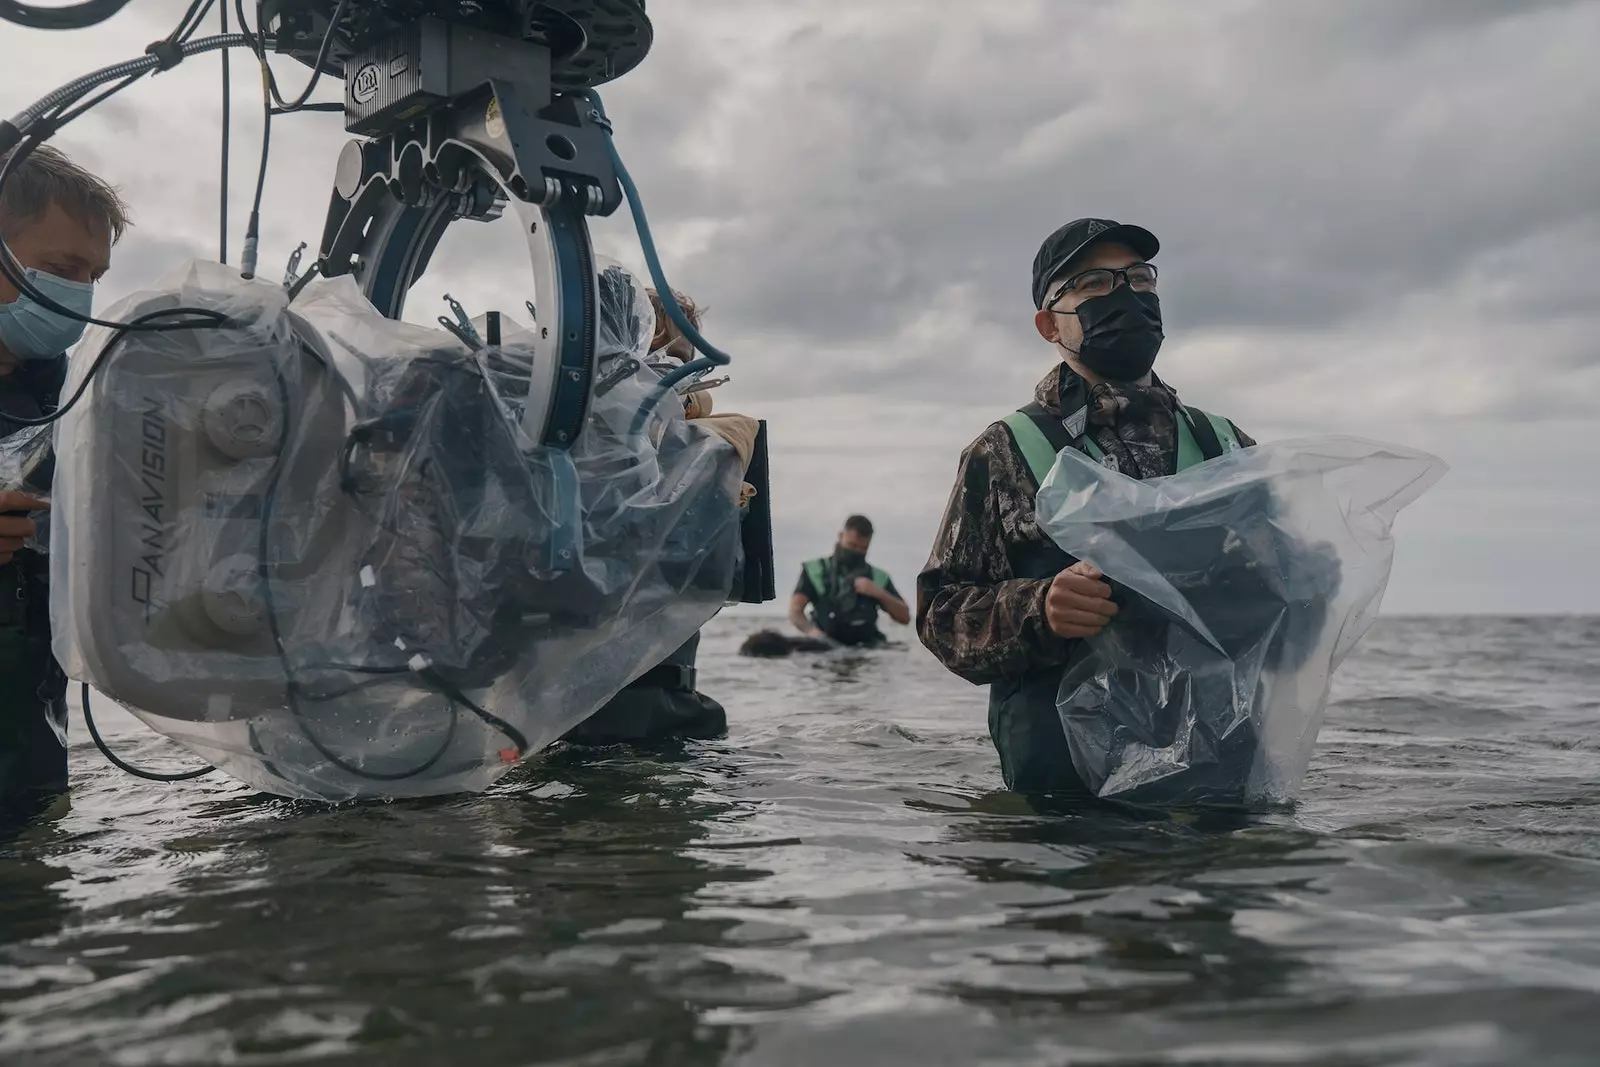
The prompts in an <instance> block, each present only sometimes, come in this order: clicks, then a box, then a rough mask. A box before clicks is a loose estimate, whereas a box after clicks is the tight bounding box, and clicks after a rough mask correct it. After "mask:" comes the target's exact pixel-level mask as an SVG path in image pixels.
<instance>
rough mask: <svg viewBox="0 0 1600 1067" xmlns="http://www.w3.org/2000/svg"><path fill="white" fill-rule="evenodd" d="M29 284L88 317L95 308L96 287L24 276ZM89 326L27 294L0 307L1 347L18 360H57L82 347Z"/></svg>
mask: <svg viewBox="0 0 1600 1067" xmlns="http://www.w3.org/2000/svg"><path fill="white" fill-rule="evenodd" d="M23 276H24V277H26V278H27V279H28V284H29V285H31V286H33V288H35V289H37V290H39V292H41V293H43V294H44V295H45V296H47V297H49V298H50V299H51V300H54V301H55V302H56V303H58V304H60V305H61V306H62V307H64V308H71V309H72V310H73V311H75V312H77V313H78V314H79V315H82V316H84V317H85V318H87V317H88V315H89V312H90V311H91V310H92V309H93V308H94V286H93V285H92V284H90V283H88V282H72V281H68V280H67V279H65V278H57V277H56V276H55V275H54V274H46V273H44V272H43V271H38V270H34V269H32V268H31V267H30V268H29V269H28V270H26V271H24V272H23ZM84 325H85V323H83V322H82V321H80V320H78V319H75V318H72V317H71V316H70V315H63V314H61V313H60V312H59V311H52V310H51V309H49V308H47V307H43V306H41V305H39V304H36V303H34V300H33V298H32V297H31V296H29V295H28V294H27V293H22V294H20V295H19V296H18V297H17V298H16V299H15V300H13V301H12V302H11V303H9V304H0V345H5V347H6V349H7V351H9V352H10V353H11V354H12V355H13V356H16V357H17V358H18V359H54V358H55V357H57V356H59V355H61V353H63V352H65V351H66V350H67V349H69V348H71V347H72V346H73V345H75V344H77V343H78V338H80V337H82V336H83V327H84Z"/></svg>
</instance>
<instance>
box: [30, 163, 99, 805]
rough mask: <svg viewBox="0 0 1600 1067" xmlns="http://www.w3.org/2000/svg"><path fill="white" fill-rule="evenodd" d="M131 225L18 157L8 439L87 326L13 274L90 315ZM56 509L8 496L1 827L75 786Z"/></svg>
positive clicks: (57, 380)
mask: <svg viewBox="0 0 1600 1067" xmlns="http://www.w3.org/2000/svg"><path fill="white" fill-rule="evenodd" d="M0 162H3V160H0ZM127 226H128V213H127V208H126V206H125V205H124V204H123V202H122V199H121V198H120V197H119V196H118V195H117V192H116V190H115V189H113V188H112V187H111V186H110V185H107V184H106V183H105V182H104V181H102V180H100V179H99V178H97V177H95V176H94V175H92V174H90V173H89V172H88V171H86V170H84V169H83V168H82V167H79V166H78V165H77V164H75V163H73V162H72V161H71V160H70V159H68V158H67V157H66V156H65V155H63V154H62V153H61V152H59V151H57V150H56V149H54V148H51V147H49V146H48V145H43V146H40V147H37V148H35V149H34V150H33V151H32V152H30V153H29V154H28V155H27V156H25V157H23V158H22V159H21V160H19V161H17V163H16V165H15V166H13V167H12V168H11V172H10V174H9V175H7V177H6V180H5V183H4V185H3V186H0V240H4V242H5V248H6V250H8V251H9V254H10V257H11V264H10V266H11V271H7V272H0V439H4V438H6V437H9V436H11V435H12V434H15V433H17V432H18V431H19V430H21V429H23V425H22V424H21V423H19V422H17V421H15V420H16V419H39V418H42V417H44V416H45V415H48V414H49V413H51V412H52V411H54V410H55V407H56V405H57V403H58V402H59V400H60V392H61V385H62V382H63V381H64V380H65V378H66V373H67V360H66V351H67V349H68V348H71V347H72V346H73V345H74V344H76V343H77V341H78V339H79V338H80V337H81V336H82V335H83V329H84V325H85V324H84V322H83V321H82V319H81V318H75V317H73V316H72V315H66V314H63V313H62V312H60V311H58V310H55V309H54V308H52V307H50V306H48V305H46V304H44V303H42V302H40V301H38V300H36V299H35V298H34V296H33V295H32V293H30V292H28V291H23V290H20V289H19V288H18V287H17V286H16V285H15V284H13V283H12V281H11V279H10V274H11V273H20V274H21V275H22V277H23V278H24V279H25V280H26V281H27V283H28V287H29V288H30V289H31V290H32V291H33V292H36V293H38V294H39V295H42V296H44V297H47V298H48V299H49V300H50V301H51V302H52V303H54V304H57V305H60V306H61V307H63V308H68V309H70V310H71V311H73V312H75V313H76V314H77V315H78V316H84V317H86V316H88V315H89V313H90V308H91V306H92V304H93V301H94V285H95V283H96V282H98V281H99V280H100V277H101V276H102V275H103V274H105V272H106V269H107V267H108V266H109V265H110V262H111V246H112V245H113V244H115V243H116V242H117V241H118V240H119V239H120V238H121V237H122V234H123V231H124V230H125V229H126V228H127ZM0 254H4V253H0ZM48 506H49V505H48V504H46V503H45V502H44V501H42V500H39V499H37V498H35V497H33V496H31V495H29V494H28V493H26V492H20V491H15V490H12V491H5V492H0V824H4V823H5V822H7V821H10V820H12V819H14V818H16V817H18V816H26V815H27V814H28V813H29V812H31V811H32V810H36V809H37V808H38V807H40V806H41V802H42V801H47V800H48V798H49V797H50V796H52V795H53V794H56V793H59V792H61V791H62V790H64V789H66V786H67V745H66V737H67V702H66V693H67V679H66V675H65V674H63V673H62V671H61V668H60V666H59V665H58V664H57V663H56V660H55V656H54V655H53V654H52V652H51V649H50V588H49V566H48V563H47V561H46V559H45V558H44V557H43V556H41V555H40V554H38V553H37V552H35V551H33V550H32V549H30V548H27V547H25V544H26V542H27V540H28V539H29V538H30V537H32V536H33V534H34V524H33V520H32V519H30V518H28V514H29V513H30V512H38V511H42V510H44V509H45V508H46V507H48Z"/></svg>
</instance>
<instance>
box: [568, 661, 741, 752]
mask: <svg viewBox="0 0 1600 1067" xmlns="http://www.w3.org/2000/svg"><path fill="white" fill-rule="evenodd" d="M699 648H700V635H699V634H698V633H697V634H695V635H694V636H693V637H691V638H689V640H688V641H686V642H684V643H683V645H682V646H681V647H680V648H679V649H678V650H677V651H676V652H674V653H672V655H670V656H668V657H667V658H666V659H665V660H663V661H662V662H661V663H660V665H658V666H656V667H652V668H651V669H650V670H648V671H646V672H645V673H644V674H643V675H641V676H640V677H639V678H637V679H636V680H634V681H633V682H632V683H631V684H630V685H629V686H628V687H627V688H626V689H624V690H622V691H621V692H620V693H618V694H617V695H616V696H614V697H612V698H611V699H610V700H609V701H607V702H606V703H605V704H604V705H602V706H601V708H600V710H599V711H597V712H595V713H594V714H593V715H591V716H589V718H587V719H585V720H584V721H583V722H582V723H581V724H579V725H578V726H575V727H573V728H572V729H571V730H569V731H568V732H567V734H566V736H565V737H563V738H562V740H563V741H566V742H568V743H569V744H574V745H621V744H638V743H641V742H648V741H670V740H676V739H700V740H704V739H708V738H713V737H721V736H722V735H723V734H725V733H727V732H728V715H727V712H725V711H724V710H723V707H722V705H721V704H719V703H717V702H716V701H715V700H712V699H711V698H710V697H708V696H706V695H705V694H704V693H701V692H698V691H696V689H695V681H696V672H695V666H694V663H695V655H696V653H697V652H698V651H699Z"/></svg>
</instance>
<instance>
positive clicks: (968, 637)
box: [917, 219, 1255, 795]
mask: <svg viewBox="0 0 1600 1067" xmlns="http://www.w3.org/2000/svg"><path fill="white" fill-rule="evenodd" d="M1160 247H1161V246H1160V243H1159V242H1158V241H1157V240H1156V238H1155V235H1154V234H1152V233H1151V232H1150V231H1149V230H1146V229H1143V228H1141V227H1138V226H1128V225H1122V224H1119V223H1117V222H1114V221H1112V220H1110V219H1077V220H1076V221H1073V222H1069V223H1067V224H1066V225H1065V226H1062V227H1061V228H1060V229H1058V230H1057V231H1056V232H1055V233H1053V234H1051V235H1050V236H1049V237H1048V238H1046V239H1045V241H1044V244H1043V245H1042V246H1041V247H1040V249H1039V253H1038V255H1037V256H1036V257H1035V258H1034V262H1033V305H1034V308H1035V313H1034V317H1033V323H1034V328H1035V329H1036V330H1037V331H1038V333H1039V336H1040V337H1041V338H1043V339H1044V340H1045V341H1046V342H1047V343H1048V344H1049V345H1050V347H1051V350H1052V353H1053V354H1054V356H1055V357H1056V362H1055V366H1054V367H1052V368H1051V370H1050V373H1049V374H1047V375H1045V377H1044V380H1042V381H1041V382H1039V384H1038V386H1037V387H1036V388H1035V389H1034V396H1033V402H1032V403H1031V404H1029V405H1027V406H1026V407H1024V408H1022V409H1021V410H1020V411H1019V412H1017V413H1016V414H1013V415H1011V416H1008V417H1007V418H1005V419H1003V420H1001V421H1000V422H996V423H994V424H993V425H991V426H990V427H989V428H988V429H987V430H985V431H984V432H983V434H982V435H981V436H979V437H978V439H977V440H976V441H974V442H972V444H971V445H969V446H968V447H967V449H966V451H965V452H963V453H962V456H961V463H960V467H959V469H958V471H957V474H956V484H955V489H954V490H953V491H952V493H951V496H950V502H949V505H948V507H947V508H946V511H945V515H944V521H943V523H942V524H941V526H940V528H939V533H938V536H937V538H936V539H935V541H934V545H933V551H932V553H931V554H930V555H929V557H928V562H927V566H926V567H925V568H924V570H923V571H922V573H921V574H920V575H919V576H918V578H917V633H918V636H919V637H920V638H921V639H922V642H923V644H924V645H926V646H927V647H928V649H929V650H930V651H931V652H932V653H933V654H934V655H935V656H936V657H937V658H938V659H939V660H940V662H942V663H943V664H944V665H945V666H946V667H947V668H949V669H950V670H951V671H952V672H954V673H955V674H957V675H959V676H960V677H962V678H965V679H966V680H967V681H969V682H973V683H975V684H979V685H983V684H987V685H988V686H989V736H990V738H991V739H992V740H993V741H994V746H995V749H996V750H997V751H998V753H999V755H1000V768H1001V773H1002V774H1003V775H1004V778H1005V783H1006V787H1007V788H1009V789H1013V790H1016V791H1018V792H1023V793H1038V794H1048V793H1059V794H1064V795H1074V794H1079V795H1081V794H1082V793H1083V792H1084V791H1085V787H1084V785H1083V783H1082V782H1081V781H1080V780H1079V779H1078V777H1077V775H1076V773H1075V772H1074V770H1073V764H1072V755H1071V752H1070V750H1069V749H1068V746H1067V741H1066V734H1065V732H1064V730H1063V729H1062V726H1061V720H1060V717H1059V714H1058V712H1057V709H1056V695H1057V690H1058V688H1059V685H1060V682H1061V677H1062V674H1063V672H1064V671H1065V670H1066V668H1067V665H1068V663H1069V661H1072V660H1074V657H1076V656H1080V655H1085V654H1087V653H1088V651H1089V650H1088V649H1087V647H1086V646H1085V644H1084V640H1085V638H1089V637H1093V636H1094V635H1095V634H1098V633H1099V632H1100V631H1101V630H1102V629H1103V628H1104V627H1105V625H1106V623H1107V622H1108V621H1109V620H1110V619H1111V618H1112V617H1113V616H1115V615H1116V614H1117V605H1116V604H1115V603H1113V601H1112V597H1111V587H1110V585H1108V584H1107V583H1106V582H1105V581H1104V580H1103V575H1101V574H1100V572H1099V571H1097V570H1096V569H1095V568H1094V567H1092V566H1090V565H1089V564H1087V563H1083V562H1079V561H1077V560H1074V559H1072V558H1071V557H1069V556H1067V555H1066V553H1064V552H1062V551H1061V549H1059V548H1058V547H1056V544H1055V542H1053V541H1051V540H1050V538H1049V536H1048V535H1047V534H1045V533H1044V532H1043V531H1042V530H1041V529H1040V528H1039V525H1038V521H1037V518H1036V516H1035V513H1034V497H1035V495H1036V494H1037V493H1038V491H1039V483H1040V481H1041V480H1042V479H1043V477H1044V476H1045V474H1047V473H1048V472H1049V469H1050V466H1051V465H1052V464H1053V463H1054V460H1055V457H1056V455H1057V453H1059V452H1060V451H1061V450H1062V449H1063V448H1077V449H1080V450H1083V451H1084V452H1086V453H1088V454H1089V455H1091V456H1093V457H1094V458H1096V459H1098V460H1099V461H1100V462H1101V463H1103V464H1104V465H1105V466H1107V467H1110V468H1111V469H1113V470H1117V471H1120V472H1121V473H1123V474H1125V475H1127V476H1128V477H1130V478H1138V479H1145V478H1158V477H1163V476H1166V475H1171V474H1174V473H1176V472H1177V470H1179V469H1180V467H1181V466H1185V465H1192V464H1193V463H1194V462H1199V461H1202V460H1204V459H1210V458H1214V457H1215V456H1217V455H1220V454H1221V453H1222V452H1223V451H1225V450H1230V449H1235V448H1240V447H1244V448H1248V447H1250V446H1252V445H1254V444H1255V442H1254V441H1252V440H1251V439H1250V438H1248V437H1246V436H1245V435H1244V434H1243V433H1242V432H1240V430H1239V428H1238V427H1237V426H1235V425H1233V423H1231V422H1229V421H1228V420H1226V419H1222V418H1218V417H1215V416H1211V415H1207V414H1206V413H1204V412H1202V411H1199V410H1198V409H1196V408H1189V407H1185V406H1184V405H1183V404H1182V403H1180V402H1179V400H1178V394H1177V392H1176V391H1175V390H1174V389H1173V388H1172V387H1171V386H1169V385H1167V384H1166V383H1165V382H1163V381H1162V380H1161V379H1160V378H1158V377H1157V376H1156V375H1155V374H1154V372H1153V371H1152V367H1153V365H1154V363H1155V358H1156V353H1157V352H1158V351H1159V350H1160V348H1161V342H1162V340H1163V337H1164V334H1163V331H1162V327H1161V304H1160V301H1159V299H1158V298H1157V296H1156V268H1155V267H1154V266H1153V265H1152V264H1151V263H1150V262H1149V261H1150V260H1151V259H1153V258H1155V255H1156V253H1157V251H1159V250H1160ZM1040 446H1043V447H1040Z"/></svg>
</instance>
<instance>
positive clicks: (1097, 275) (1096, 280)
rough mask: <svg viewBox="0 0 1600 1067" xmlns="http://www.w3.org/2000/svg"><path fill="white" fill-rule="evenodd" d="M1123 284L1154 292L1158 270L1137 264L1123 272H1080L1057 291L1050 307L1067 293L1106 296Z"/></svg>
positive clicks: (1098, 268) (1104, 270) (1096, 269)
mask: <svg viewBox="0 0 1600 1067" xmlns="http://www.w3.org/2000/svg"><path fill="white" fill-rule="evenodd" d="M1121 282H1127V283H1128V288H1130V289H1133V290H1134V291H1136V292H1141V293H1148V292H1153V291H1154V290H1155V287H1156V268H1155V264H1153V263H1135V264H1133V265H1132V266H1130V267H1124V268H1122V269H1121V270H1109V269H1106V268H1103V267H1096V268H1095V269H1094V270H1085V271H1079V272H1078V273H1077V274H1074V275H1073V276H1072V277H1070V278H1068V279H1067V280H1066V281H1065V282H1062V283H1061V288H1059V289H1057V290H1056V295H1055V296H1053V297H1051V298H1050V303H1049V305H1048V306H1049V307H1051V308H1054V307H1055V305H1056V302H1057V301H1059V300H1060V299H1061V298H1062V297H1063V296H1065V295H1066V294H1067V293H1069V292H1072V293H1077V294H1079V295H1080V296H1083V297H1086V298H1087V297H1092V296H1105V295H1106V294H1108V293H1110V292H1111V290H1113V289H1115V288H1116V287H1117V285H1118V284H1120V283H1121Z"/></svg>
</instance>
